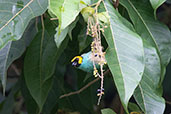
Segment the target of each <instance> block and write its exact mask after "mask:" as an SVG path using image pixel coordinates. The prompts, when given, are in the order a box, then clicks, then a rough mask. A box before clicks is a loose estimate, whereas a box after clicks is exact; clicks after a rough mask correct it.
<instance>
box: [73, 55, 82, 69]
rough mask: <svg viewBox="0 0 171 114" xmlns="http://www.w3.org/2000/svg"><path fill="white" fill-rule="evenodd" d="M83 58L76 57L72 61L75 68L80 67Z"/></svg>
mask: <svg viewBox="0 0 171 114" xmlns="http://www.w3.org/2000/svg"><path fill="white" fill-rule="evenodd" d="M82 59H83V57H81V56H76V57H74V58H73V59H72V60H71V63H72V66H74V67H79V66H80V65H81V63H82Z"/></svg>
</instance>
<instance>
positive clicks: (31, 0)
mask: <svg viewBox="0 0 171 114" xmlns="http://www.w3.org/2000/svg"><path fill="white" fill-rule="evenodd" d="M33 1H34V0H30V2H28V3H27V4H26V5H25V6H24V7H23V8H22V9H21V10H20V11H19V12H17V13H16V14H15V15H14V16H13V17H12V18H11V19H10V20H9V21H8V22H7V23H6V24H5V25H4V26H2V27H1V28H0V31H1V30H2V29H3V28H4V27H6V26H7V25H8V24H9V23H10V22H11V21H12V20H13V19H14V18H15V17H17V16H18V15H19V14H20V13H21V12H22V11H23V10H24V9H25V8H26V7H28V6H29V5H30V4H31V3H32V2H33Z"/></svg>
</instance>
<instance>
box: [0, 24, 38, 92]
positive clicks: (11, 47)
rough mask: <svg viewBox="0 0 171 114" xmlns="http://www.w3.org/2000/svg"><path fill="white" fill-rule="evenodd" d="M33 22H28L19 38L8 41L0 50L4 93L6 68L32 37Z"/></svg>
mask: <svg viewBox="0 0 171 114" xmlns="http://www.w3.org/2000/svg"><path fill="white" fill-rule="evenodd" d="M34 24H35V21H34V22H33V21H32V23H30V24H29V26H28V28H27V29H26V31H25V33H24V35H23V37H22V38H21V39H20V40H18V41H9V42H8V43H7V45H6V46H5V47H3V48H2V49H1V50H0V55H1V56H0V79H1V82H2V86H3V93H5V88H6V78H7V74H6V73H7V69H8V67H9V66H10V65H11V63H12V62H13V61H14V60H16V59H17V58H19V57H20V56H21V55H22V54H23V52H24V51H25V49H26V47H27V45H29V43H30V42H31V40H32V39H33V37H34V35H35V33H36V29H35V26H34Z"/></svg>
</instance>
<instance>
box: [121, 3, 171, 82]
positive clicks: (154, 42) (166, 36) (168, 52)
mask: <svg viewBox="0 0 171 114" xmlns="http://www.w3.org/2000/svg"><path fill="white" fill-rule="evenodd" d="M120 3H121V4H122V5H123V6H124V7H125V8H126V9H127V11H128V13H129V16H130V19H131V20H132V22H133V24H134V27H135V30H136V32H137V33H138V34H139V35H140V36H141V37H142V38H143V39H144V40H147V41H148V42H150V45H151V46H153V47H155V48H156V49H157V53H158V54H159V57H160V59H161V60H160V62H161V67H162V71H161V74H162V76H163V77H162V79H161V82H162V80H163V78H164V73H165V66H166V65H167V64H168V63H169V61H170V58H171V46H170V45H171V33H170V31H169V29H168V27H166V26H165V25H164V24H162V23H160V22H159V21H157V20H155V19H154V16H153V9H152V7H151V5H150V3H149V1H148V0H139V1H137V0H121V1H120Z"/></svg>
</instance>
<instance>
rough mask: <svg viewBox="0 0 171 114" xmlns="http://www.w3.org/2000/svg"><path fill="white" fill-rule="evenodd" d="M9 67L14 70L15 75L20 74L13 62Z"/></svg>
mask: <svg viewBox="0 0 171 114" xmlns="http://www.w3.org/2000/svg"><path fill="white" fill-rule="evenodd" d="M11 68H12V69H13V70H14V71H15V73H16V74H17V76H20V71H19V69H18V68H17V66H16V65H15V64H12V65H11Z"/></svg>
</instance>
